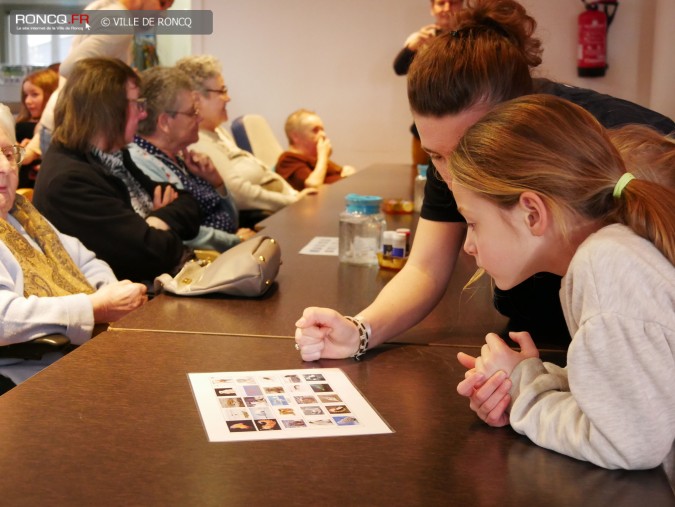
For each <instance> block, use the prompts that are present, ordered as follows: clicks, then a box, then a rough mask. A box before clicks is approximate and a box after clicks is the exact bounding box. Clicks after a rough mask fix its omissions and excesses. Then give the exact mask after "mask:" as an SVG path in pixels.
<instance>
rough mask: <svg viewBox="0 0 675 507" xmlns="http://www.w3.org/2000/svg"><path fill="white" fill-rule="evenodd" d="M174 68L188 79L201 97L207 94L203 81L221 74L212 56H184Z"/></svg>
mask: <svg viewBox="0 0 675 507" xmlns="http://www.w3.org/2000/svg"><path fill="white" fill-rule="evenodd" d="M176 67H177V68H178V69H180V70H181V71H183V72H184V73H185V74H187V75H188V76H189V77H190V79H191V80H192V85H193V87H194V89H195V90H196V91H198V92H199V93H201V94H202V95H206V94H207V90H206V87H205V86H204V81H206V80H207V79H211V78H213V77H218V76H220V75H221V74H222V66H221V65H220V61H218V59H217V58H216V57H215V56H212V55H195V56H186V57H184V58H181V59H180V60H178V61H177V62H176Z"/></svg>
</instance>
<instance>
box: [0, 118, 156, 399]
mask: <svg viewBox="0 0 675 507" xmlns="http://www.w3.org/2000/svg"><path fill="white" fill-rule="evenodd" d="M22 155H23V148H22V147H21V146H19V145H18V144H16V141H15V139H14V122H13V119H12V115H11V112H10V111H9V109H8V108H7V107H6V106H4V105H0V345H10V344H13V343H21V342H25V341H29V340H32V339H34V338H38V337H40V336H44V335H47V334H54V333H59V334H63V335H65V336H67V337H68V338H69V339H70V341H71V343H73V344H76V345H79V344H81V343H83V342H85V341H87V340H88V339H89V338H91V336H92V332H93V329H94V324H95V323H102V322H112V321H114V320H117V319H118V318H120V317H122V316H123V315H125V314H126V313H128V312H129V311H131V310H133V309H134V308H137V307H139V306H140V305H142V304H143V303H144V302H145V301H146V300H147V297H146V295H145V293H146V288H145V286H144V285H142V284H138V283H132V282H130V281H129V280H124V281H121V282H118V281H117V279H116V278H115V275H114V274H113V272H112V270H111V269H110V267H109V266H108V265H107V264H106V263H105V262H103V261H101V260H99V259H97V258H96V256H95V255H94V253H93V252H91V251H90V250H87V248H85V247H84V245H82V243H80V242H79V241H78V240H77V239H76V238H73V237H71V236H66V235H65V234H61V233H60V232H59V231H58V230H56V229H55V228H54V227H53V226H52V225H51V224H50V223H49V222H48V221H47V220H45V218H44V217H43V216H41V215H40V213H38V211H37V210H36V209H35V208H34V207H33V205H32V204H31V203H30V202H29V201H28V200H27V199H25V198H24V197H23V196H21V195H17V194H16V188H17V184H18V181H19V166H20V163H21V157H22ZM60 357H61V354H60V353H57V352H53V353H50V354H47V355H46V356H44V357H43V358H42V359H41V360H36V361H24V360H22V359H11V358H10V359H0V377H6V378H8V379H10V381H11V382H12V383H13V384H18V383H19V382H22V381H23V380H25V379H26V378H28V377H29V376H31V375H32V374H34V373H37V372H38V371H39V370H41V369H42V368H44V367H45V366H46V365H48V364H50V363H52V362H54V361H55V360H57V359H58V358H60ZM7 384H8V382H7V381H5V380H4V379H2V381H0V394H1V393H2V392H3V387H2V386H6V385H7ZM10 385H11V384H10Z"/></svg>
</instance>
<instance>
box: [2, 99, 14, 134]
mask: <svg viewBox="0 0 675 507" xmlns="http://www.w3.org/2000/svg"><path fill="white" fill-rule="evenodd" d="M0 128H1V129H2V130H3V131H4V132H5V134H7V137H9V140H10V141H11V142H12V143H16V131H15V130H14V115H13V114H12V111H11V110H10V109H9V107H8V106H6V105H5V104H3V103H0Z"/></svg>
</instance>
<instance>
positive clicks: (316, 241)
mask: <svg viewBox="0 0 675 507" xmlns="http://www.w3.org/2000/svg"><path fill="white" fill-rule="evenodd" d="M338 243H339V238H336V237H332V236H315V237H314V238H312V240H311V241H310V242H309V243H307V244H306V245H305V246H304V247H302V250H300V253H301V254H303V255H338Z"/></svg>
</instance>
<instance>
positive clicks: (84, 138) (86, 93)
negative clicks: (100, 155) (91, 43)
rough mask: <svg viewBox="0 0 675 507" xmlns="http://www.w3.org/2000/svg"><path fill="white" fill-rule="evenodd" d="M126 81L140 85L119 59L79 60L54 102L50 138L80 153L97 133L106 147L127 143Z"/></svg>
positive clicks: (131, 71)
mask: <svg viewBox="0 0 675 507" xmlns="http://www.w3.org/2000/svg"><path fill="white" fill-rule="evenodd" d="M129 82H131V83H133V84H135V85H136V86H140V79H139V77H138V75H136V73H135V72H134V70H133V69H132V68H131V67H129V66H128V65H127V64H125V63H124V62H122V61H121V60H118V59H115V58H85V59H82V60H80V61H78V62H77V63H76V64H75V67H74V68H73V71H72V73H71V74H70V77H69V78H68V81H67V82H66V84H65V86H64V87H63V90H62V91H61V92H60V95H59V99H58V101H57V103H56V109H55V111H54V123H55V125H56V128H55V130H54V135H53V139H54V140H55V141H57V142H59V143H61V144H63V145H64V146H65V147H66V148H69V149H71V150H75V151H80V152H85V151H88V150H89V148H90V145H91V144H92V140H93V139H94V138H97V137H100V136H103V139H104V140H105V144H106V145H107V146H108V147H112V146H119V145H121V146H123V145H124V144H126V143H125V139H124V130H125V127H126V122H127V111H128V104H129V101H128V100H127V83H129Z"/></svg>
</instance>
